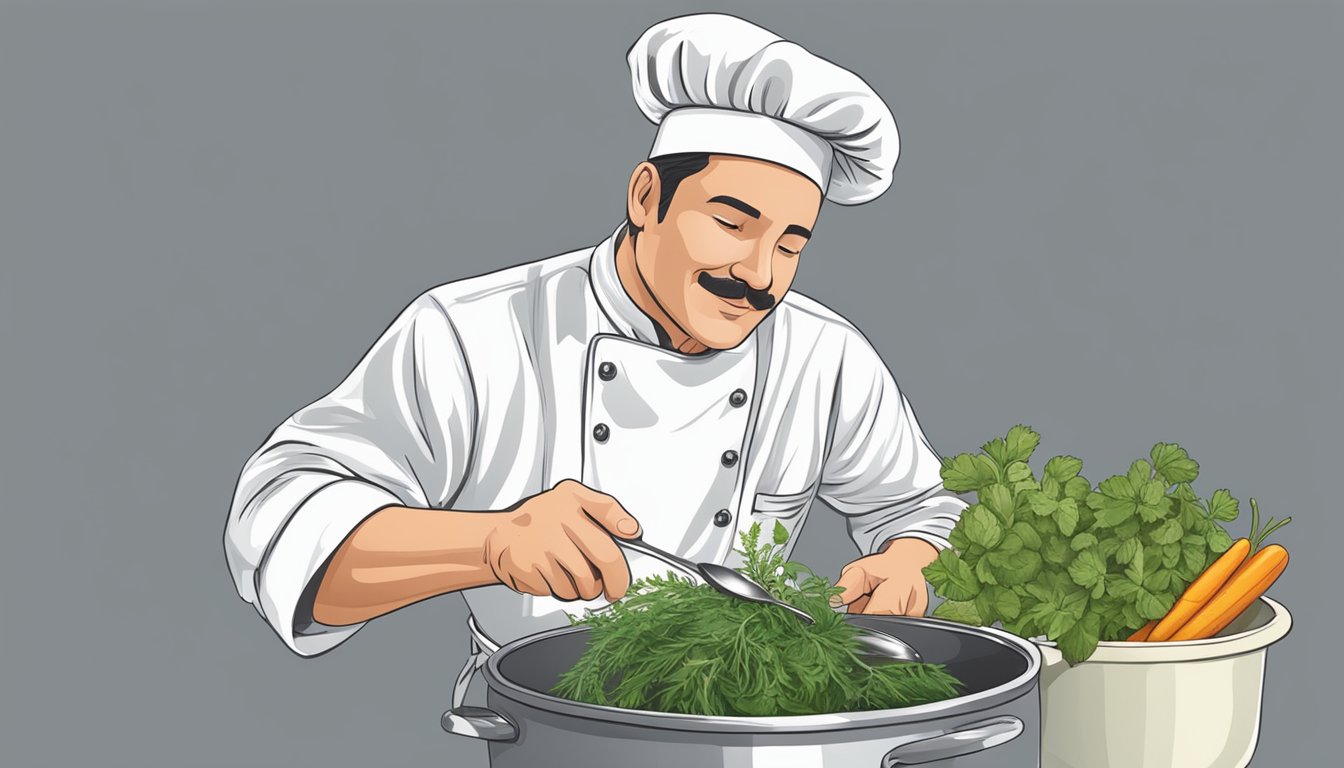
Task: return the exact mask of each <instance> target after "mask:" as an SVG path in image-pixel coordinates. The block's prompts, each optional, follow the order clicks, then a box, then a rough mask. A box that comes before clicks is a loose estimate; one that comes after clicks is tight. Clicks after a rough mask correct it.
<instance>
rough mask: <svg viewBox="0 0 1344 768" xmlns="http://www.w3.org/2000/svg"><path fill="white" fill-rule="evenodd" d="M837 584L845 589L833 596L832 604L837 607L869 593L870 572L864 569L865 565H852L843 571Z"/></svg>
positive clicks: (836, 581)
mask: <svg viewBox="0 0 1344 768" xmlns="http://www.w3.org/2000/svg"><path fill="white" fill-rule="evenodd" d="M835 586H837V587H840V588H841V589H842V590H844V591H842V592H841V593H840V594H839V595H837V596H835V597H833V598H831V605H832V606H833V607H837V608H838V607H840V606H842V605H849V604H850V603H852V602H854V601H855V600H858V599H859V598H860V597H863V596H864V595H865V594H867V593H868V573H867V572H866V571H864V570H863V566H850V567H849V568H846V569H845V570H844V571H841V573H840V578H838V579H836V580H835Z"/></svg>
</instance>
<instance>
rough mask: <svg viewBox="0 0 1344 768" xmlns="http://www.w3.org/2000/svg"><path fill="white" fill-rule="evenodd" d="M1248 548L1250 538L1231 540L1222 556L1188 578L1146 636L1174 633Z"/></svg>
mask: <svg viewBox="0 0 1344 768" xmlns="http://www.w3.org/2000/svg"><path fill="white" fill-rule="evenodd" d="M1250 551H1251V540H1250V539H1237V540H1236V541H1234V542H1232V546H1230V547H1228V548H1227V551H1226V552H1224V553H1223V554H1222V557H1219V558H1218V559H1217V560H1215V561H1213V565H1210V566H1209V567H1208V568H1205V569H1204V572H1203V573H1201V574H1200V575H1199V577H1198V578H1196V579H1195V580H1194V581H1193V582H1191V584H1190V586H1189V587H1186V589H1185V592H1183V593H1182V594H1181V597H1180V599H1178V600H1177V601H1176V604H1175V605H1174V606H1172V608H1171V610H1170V611H1168V612H1167V615H1166V616H1163V617H1162V620H1161V621H1160V622H1158V624H1157V626H1156V627H1154V628H1153V631H1152V632H1150V633H1149V634H1148V637H1147V640H1148V641H1149V642H1161V641H1163V640H1167V639H1169V638H1171V636H1172V635H1174V634H1176V630H1178V629H1180V628H1181V626H1182V625H1184V624H1185V623H1186V622H1187V621H1189V620H1190V617H1192V616H1194V615H1195V614H1196V613H1198V612H1199V609H1200V608H1203V607H1204V605H1205V604H1206V603H1208V602H1209V600H1211V599H1212V598H1213V596H1214V595H1215V594H1217V593H1218V590H1219V589H1221V588H1222V586H1223V585H1224V584H1226V583H1228V582H1229V581H1230V580H1231V579H1232V576H1233V573H1234V572H1236V571H1237V568H1239V567H1240V566H1241V565H1243V563H1244V562H1245V561H1246V559H1247V558H1246V555H1247V554H1249V553H1250Z"/></svg>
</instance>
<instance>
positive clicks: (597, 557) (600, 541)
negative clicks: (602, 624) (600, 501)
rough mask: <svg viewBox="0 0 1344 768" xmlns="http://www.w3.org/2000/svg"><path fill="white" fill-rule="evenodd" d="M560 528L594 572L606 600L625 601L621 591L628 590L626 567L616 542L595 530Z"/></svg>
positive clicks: (594, 528) (601, 531)
mask: <svg viewBox="0 0 1344 768" xmlns="http://www.w3.org/2000/svg"><path fill="white" fill-rule="evenodd" d="M562 528H563V530H564V532H565V535H566V536H568V537H569V540H570V541H571V542H573V543H574V546H575V547H577V548H578V550H579V551H580V552H582V553H583V556H584V557H585V558H587V560H588V562H589V563H590V564H591V565H592V567H593V569H594V570H596V571H597V573H598V575H599V578H600V581H601V587H602V590H603V592H605V593H606V598H607V600H608V601H610V602H615V601H617V600H620V599H621V598H622V597H625V591H626V590H627V589H629V588H630V566H629V565H627V564H626V562H625V556H624V555H622V554H621V550H620V548H619V547H617V546H616V542H615V541H613V540H612V538H611V537H610V536H608V535H607V534H606V533H605V532H604V531H603V530H602V529H600V528H598V527H597V526H593V525H586V524H585V525H570V524H568V523H564V524H562Z"/></svg>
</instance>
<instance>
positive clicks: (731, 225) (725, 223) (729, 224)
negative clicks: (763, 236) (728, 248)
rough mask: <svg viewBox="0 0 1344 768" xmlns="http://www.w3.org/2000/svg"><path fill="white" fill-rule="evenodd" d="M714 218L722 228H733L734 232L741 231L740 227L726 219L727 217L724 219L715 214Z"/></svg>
mask: <svg viewBox="0 0 1344 768" xmlns="http://www.w3.org/2000/svg"><path fill="white" fill-rule="evenodd" d="M714 220H715V221H717V222H719V224H720V225H721V226H722V227H723V228H724V229H731V230H733V231H734V232H741V231H742V227H740V226H739V225H737V224H734V223H733V222H731V221H729V220H727V219H725V218H722V217H720V216H715V217H714Z"/></svg>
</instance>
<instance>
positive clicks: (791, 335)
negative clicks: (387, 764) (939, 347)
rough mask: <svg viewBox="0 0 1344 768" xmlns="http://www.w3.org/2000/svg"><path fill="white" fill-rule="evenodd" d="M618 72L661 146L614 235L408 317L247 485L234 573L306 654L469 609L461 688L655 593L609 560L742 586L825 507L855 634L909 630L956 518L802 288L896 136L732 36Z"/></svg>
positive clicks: (917, 445)
mask: <svg viewBox="0 0 1344 768" xmlns="http://www.w3.org/2000/svg"><path fill="white" fill-rule="evenodd" d="M628 60H629V65H630V71H631V76H632V84H633V88H634V95H635V99H636V101H637V102H638V105H639V108H640V109H641V110H642V111H643V113H644V114H645V115H646V116H647V117H648V118H649V119H650V120H651V121H652V122H653V123H655V124H656V125H657V132H656V135H655V137H654V140H653V144H652V148H651V150H650V152H649V154H648V157H647V159H646V160H644V161H642V162H640V163H639V164H638V165H636V166H635V168H634V170H633V172H632V173H631V174H630V178H629V182H628V184H627V186H626V189H625V199H624V206H625V210H626V214H627V218H626V220H625V221H622V222H621V223H620V225H619V226H618V227H616V229H615V230H614V231H612V232H611V234H610V236H608V237H606V238H605V239H603V240H601V242H599V243H597V244H596V245H594V246H592V247H588V248H583V249H581V250H578V251H574V252H571V253H565V254H561V255H558V256H552V257H550V258H543V259H540V260H536V261H529V262H526V263H520V264H518V266H514V267H511V268H507V269H503V270H500V271H497V272H492V273H490V274H487V275H483V276H479V277H474V278H470V279H466V280H461V281H457V282H454V283H449V284H447V285H442V286H439V287H437V288H434V289H432V290H429V291H428V292H426V293H424V294H423V295H422V296H420V297H419V298H418V299H416V300H415V301H414V302H413V303H412V304H411V305H410V306H409V307H408V308H406V309H405V310H404V311H403V312H402V313H401V314H400V316H398V317H397V318H396V320H395V321H394V322H393V323H392V324H391V326H390V327H388V329H387V330H386V331H385V332H384V333H383V334H382V336H381V338H379V339H378V340H377V342H376V343H375V344H374V345H373V347H372V348H371V349H370V350H369V351H368V352H367V354H366V355H365V356H364V357H363V359H362V360H361V361H360V362H359V364H358V366H357V367H356V368H355V369H354V370H353V371H352V372H351V373H350V375H349V376H348V377H347V378H346V379H345V380H344V381H343V382H341V383H340V385H339V386H338V387H336V389H335V390H333V391H332V392H331V393H330V394H328V395H326V396H324V397H322V398H320V399H318V400H317V401H316V402H314V403H312V404H311V405H309V406H307V407H305V408H303V409H301V410H299V411H298V412H297V413H295V414H294V415H293V416H292V417H290V418H289V419H287V420H286V421H285V422H284V423H283V424H281V425H280V426H279V427H278V428H277V429H276V430H275V431H274V432H273V433H272V434H271V435H270V437H269V438H268V439H267V440H266V441H265V443H264V444H263V445H262V446H261V447H260V448H259V449H258V450H257V452H256V453H255V454H254V455H253V456H252V457H251V458H250V459H249V460H248V461H247V463H246V465H245V466H244V468H243V470H242V474H241V477H240V479H239V482H238V485H237V489H236V492H235V495H234V498H233V504H232V509H231V511H230V513H229V519H228V525H227V530H226V534H225V549H226V553H227V557H228V563H229V566H230V568H231V570H232V574H233V578H234V581H235V583H236V585H237V588H238V592H239V593H240V594H241V596H242V597H243V599H245V600H247V601H248V602H250V603H252V604H253V605H255V607H256V608H257V610H258V611H259V612H260V613H261V615H262V616H263V617H264V618H265V619H266V621H267V622H269V624H270V626H271V627H272V628H273V629H274V630H275V632H276V633H277V634H279V636H280V638H281V639H282V640H284V642H285V644H286V645H287V646H288V647H289V648H290V649H291V650H293V651H295V652H297V653H298V654H300V655H303V656H314V655H317V654H321V653H324V652H326V651H328V650H331V649H332V648H334V647H335V646H337V645H338V644H340V643H341V642H342V641H344V640H346V639H348V638H349V637H350V636H351V635H353V634H354V633H355V632H357V631H359V629H360V628H361V627H363V626H364V625H365V623H367V622H368V621H370V620H371V619H373V618H375V617H378V616H382V615H385V614H388V613H390V612H393V611H395V610H397V609H399V608H402V607H404V606H407V605H410V604H412V603H416V602H418V601H421V600H426V599H428V598H432V597H435V596H437V595H442V594H446V593H450V592H462V594H463V596H464V597H465V600H466V603H467V605H468V607H469V608H470V611H471V617H472V618H471V620H470V622H469V625H470V628H471V631H472V635H473V638H474V643H475V648H476V650H477V653H475V654H474V655H473V661H469V662H468V667H467V668H466V669H465V670H464V675H463V682H465V679H466V678H467V677H469V675H470V672H471V670H472V669H473V668H474V666H475V665H477V664H479V661H480V659H481V658H482V657H483V655H484V654H485V653H488V652H489V651H491V650H493V649H494V648H496V647H497V646H498V645H499V644H501V643H504V642H508V641H510V640H513V639H515V638H518V637H520V636H523V635H526V634H531V633H534V632H537V631H540V630H544V629H549V628H553V627H559V626H565V625H567V624H568V617H569V615H579V614H581V613H582V612H583V610H584V609H586V608H595V607H600V606H602V605H606V604H608V603H609V602H610V601H613V600H616V599H619V598H620V597H622V595H623V594H624V593H625V591H626V589H627V588H628V586H629V584H630V581H631V579H632V578H638V577H639V576H642V575H649V574H653V573H663V572H666V570H667V567H666V566H665V565H663V564H660V563H658V562H656V561H648V560H646V559H642V558H641V557H640V556H629V555H624V554H623V550H621V549H619V548H618V547H617V546H616V544H615V542H614V537H615V538H630V537H635V536H642V537H643V539H644V540H646V541H648V542H650V543H652V544H654V545H656V546H659V547H662V548H664V549H667V550H670V551H673V552H675V553H677V554H679V555H681V556H683V557H685V558H688V559H690V560H694V561H709V562H714V563H722V564H726V565H730V566H732V565H737V564H739V563H740V560H739V559H738V556H737V555H736V554H735V553H734V552H733V548H734V547H735V546H736V545H737V544H738V534H739V533H741V532H743V531H745V530H746V529H747V528H749V527H750V526H751V525H752V524H753V523H761V524H762V525H763V526H764V527H765V528H766V530H772V529H773V527H774V525H775V523H780V524H782V525H783V526H784V527H785V528H786V529H788V531H789V532H790V533H796V532H798V530H799V529H800V528H801V527H802V524H803V521H804V520H805V519H806V517H807V516H808V514H809V509H810V508H811V506H812V503H813V501H814V500H815V499H821V500H822V501H824V502H825V503H826V504H827V505H828V506H830V507H831V508H833V509H835V510H836V511H837V512H838V513H839V514H841V515H843V516H844V518H845V519H846V521H847V523H848V528H849V533H850V535H851V536H852V538H853V540H854V542H855V544H857V545H858V547H859V549H860V551H861V553H862V557H860V558H858V559H856V560H855V561H854V562H852V563H850V564H849V565H848V566H846V567H845V569H844V570H843V571H842V574H841V576H840V578H839V581H838V583H839V585H840V586H842V587H844V590H845V591H844V593H843V595H842V596H841V601H842V602H843V603H844V604H846V605H847V606H848V610H850V611H854V612H865V613H883V614H911V615H920V614H922V613H923V612H924V611H925V609H926V607H927V600H928V597H927V594H928V593H927V586H926V583H925V581H924V577H923V575H922V573H921V570H920V569H921V568H922V567H923V566H925V565H927V564H928V563H929V562H930V561H931V560H933V559H934V558H935V556H936V555H937V552H938V550H939V549H940V548H944V547H947V546H948V543H947V536H948V533H949V532H950V531H951V528H952V526H953V525H954V524H955V522H956V520H957V516H958V514H959V513H960V512H961V510H962V509H963V508H964V506H965V504H964V503H963V502H962V501H961V500H960V499H959V498H958V497H957V496H955V495H953V494H951V493H948V492H946V491H945V490H944V489H943V488H942V485H941V480H940V477H939V467H940V459H939V456H938V455H937V454H936V453H935V452H934V450H933V448H932V447H931V446H930V445H929V443H928V441H927V440H926V439H925V437H924V435H923V433H922V431H921V429H920V426H919V424H918V423H917V422H916V420H915V415H914V413H913V411H912V410H911V407H910V403H909V402H908V401H907V400H906V398H905V397H904V396H903V394H902V393H901V391H900V389H899V388H898V387H897V384H896V381H895V380H894V378H893V376H892V374H891V373H890V372H889V370H888V369H887V367H886V366H885V365H884V364H883V362H882V360H881V359H880V358H879V356H878V354H877V353H876V351H875V350H874V349H873V346H872V344H870V343H869V341H868V340H867V339H866V338H865V337H864V335H863V334H862V333H861V332H860V331H859V330H858V329H856V328H855V327H854V326H853V325H852V324H851V323H849V322H848V321H846V320H845V319H844V318H843V317H841V316H840V315H838V314H836V313H835V312H833V311H832V310H830V309H828V308H827V307H825V306H823V305H821V304H819V303H817V302H816V301H813V300H811V299H808V298H806V297H804V296H801V295H799V294H797V293H794V292H790V290H789V288H790V285H791V284H792V282H793V280H794V277H795V276H796V275H797V273H798V270H799V268H800V265H801V264H802V263H803V261H805V260H806V259H807V258H808V255H809V254H807V253H806V251H807V245H808V241H809V239H810V238H811V235H812V232H813V229H814V227H815V224H816V219H817V214H818V211H819V210H820V208H821V205H822V201H823V200H829V201H831V202H833V203H837V204H840V205H856V204H860V203H864V202H866V201H869V200H872V199H874V198H876V197H877V196H878V195H880V194H882V192H883V191H885V190H886V189H887V187H888V186H889V185H890V183H891V173H892V169H893V167H894V166H895V163H896V156H897V149H898V139H897V131H896V124H895V121H894V120H893V118H892V115H891V113H890V111H889V110H888V109H887V107H886V105H885V104H884V103H883V102H882V100H881V99H880V98H879V97H878V96H877V95H876V94H875V93H874V92H873V90H872V89H871V88H869V87H868V85H867V84H866V83H864V81H863V80H861V79H860V78H859V77H857V76H856V75H854V74H853V73H851V72H848V71H846V70H844V69H842V68H841V67H839V66H837V65H835V64H832V63H830V62H828V61H826V60H825V59H822V58H820V57H817V56H814V55H813V54H811V53H809V52H808V51H806V50H805V49H803V48H802V47H800V46H798V45H796V44H794V43H791V42H788V41H785V40H782V39H781V38H779V37H778V36H777V35H774V34H772V33H770V32H768V31H766V30H764V29H761V28H760V27H757V26H755V25H753V24H750V23H748V22H746V21H743V20H741V19H739V18H736V17H732V16H725V15H719V14H700V15H693V16H685V17H681V18H676V19H672V20H669V21H666V22H662V23H659V24H657V25H655V26H654V27H652V28H650V29H649V30H647V31H646V32H645V33H644V34H643V35H642V36H641V37H640V38H639V40H638V41H637V42H636V43H635V44H634V46H633V47H632V48H631V49H630V51H629V56H628ZM500 243H501V247H507V239H501V241H500ZM825 261H826V262H827V264H828V267H827V268H843V262H842V261H840V260H839V259H838V258H837V257H836V256H834V255H831V254H827V255H826V256H825ZM793 542H794V539H793V538H792V537H791V538H790V539H789V544H788V547H789V548H791V547H792V545H793ZM461 688H462V686H461V685H459V692H458V694H457V695H456V696H455V699H457V701H455V704H460V703H461V690H460V689H461Z"/></svg>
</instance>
